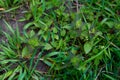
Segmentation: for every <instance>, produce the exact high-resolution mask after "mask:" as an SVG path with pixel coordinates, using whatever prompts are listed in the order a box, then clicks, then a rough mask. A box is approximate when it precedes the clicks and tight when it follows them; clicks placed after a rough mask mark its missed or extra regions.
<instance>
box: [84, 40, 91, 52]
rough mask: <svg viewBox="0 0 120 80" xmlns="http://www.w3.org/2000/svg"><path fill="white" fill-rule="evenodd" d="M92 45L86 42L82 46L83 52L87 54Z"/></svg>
mask: <svg viewBox="0 0 120 80" xmlns="http://www.w3.org/2000/svg"><path fill="white" fill-rule="evenodd" d="M92 47H93V44H92V43H91V42H86V43H85V44H84V51H85V53H86V54H88V53H89V52H90V51H91V50H92Z"/></svg>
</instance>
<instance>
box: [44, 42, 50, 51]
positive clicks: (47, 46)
mask: <svg viewBox="0 0 120 80" xmlns="http://www.w3.org/2000/svg"><path fill="white" fill-rule="evenodd" d="M44 49H46V50H50V49H52V46H51V45H50V44H49V43H46V44H45V47H44Z"/></svg>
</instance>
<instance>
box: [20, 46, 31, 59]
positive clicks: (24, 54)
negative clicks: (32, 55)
mask: <svg viewBox="0 0 120 80" xmlns="http://www.w3.org/2000/svg"><path fill="white" fill-rule="evenodd" d="M28 54H29V50H28V48H27V47H26V46H25V47H24V48H23V50H22V57H23V58H24V57H26V56H28Z"/></svg>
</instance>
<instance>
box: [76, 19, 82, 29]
mask: <svg viewBox="0 0 120 80" xmlns="http://www.w3.org/2000/svg"><path fill="white" fill-rule="evenodd" d="M81 25H82V21H81V19H79V20H77V21H76V28H80V26H81Z"/></svg>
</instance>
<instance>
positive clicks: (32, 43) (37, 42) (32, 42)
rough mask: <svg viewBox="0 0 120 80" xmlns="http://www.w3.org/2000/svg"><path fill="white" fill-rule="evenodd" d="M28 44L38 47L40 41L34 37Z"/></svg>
mask: <svg viewBox="0 0 120 80" xmlns="http://www.w3.org/2000/svg"><path fill="white" fill-rule="evenodd" d="M28 44H30V45H31V46H33V47H35V46H38V45H39V40H38V38H37V37H33V38H31V39H29V40H28Z"/></svg>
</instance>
